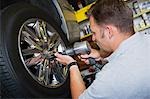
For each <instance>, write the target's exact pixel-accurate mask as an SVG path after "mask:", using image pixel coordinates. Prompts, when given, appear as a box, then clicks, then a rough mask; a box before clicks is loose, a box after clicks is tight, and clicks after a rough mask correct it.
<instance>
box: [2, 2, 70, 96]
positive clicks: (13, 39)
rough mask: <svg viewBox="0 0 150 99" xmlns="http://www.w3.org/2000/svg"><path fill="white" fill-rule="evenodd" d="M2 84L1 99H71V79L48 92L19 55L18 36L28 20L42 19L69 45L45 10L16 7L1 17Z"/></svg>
mask: <svg viewBox="0 0 150 99" xmlns="http://www.w3.org/2000/svg"><path fill="white" fill-rule="evenodd" d="M0 16H1V21H2V22H1V32H0V80H1V86H2V87H1V88H2V89H1V90H2V98H6V97H7V98H69V97H70V88H69V86H70V85H69V77H68V78H67V80H66V82H65V83H64V84H63V85H62V86H60V87H58V88H48V87H44V86H42V85H40V84H39V83H38V82H36V81H35V80H34V79H33V78H32V77H31V76H30V75H29V73H28V72H27V71H26V69H25V67H24V66H23V63H22V61H21V59H20V55H19V51H18V33H19V29H20V27H21V26H22V24H23V23H24V22H25V21H26V20H27V19H29V18H40V19H42V20H45V21H46V22H47V23H49V24H50V25H51V26H53V27H54V28H55V29H56V30H57V31H58V33H60V36H61V38H62V39H63V41H64V43H65V44H66V45H67V44H69V43H68V41H67V39H66V36H65V35H64V34H63V32H62V30H61V28H60V27H58V26H57V25H56V24H55V23H56V22H53V18H52V16H49V15H48V14H47V13H45V12H44V11H43V10H41V9H39V8H37V7H33V6H32V5H29V4H24V3H19V4H13V5H11V6H9V7H7V8H6V9H4V10H3V11H2V13H1V15H0Z"/></svg>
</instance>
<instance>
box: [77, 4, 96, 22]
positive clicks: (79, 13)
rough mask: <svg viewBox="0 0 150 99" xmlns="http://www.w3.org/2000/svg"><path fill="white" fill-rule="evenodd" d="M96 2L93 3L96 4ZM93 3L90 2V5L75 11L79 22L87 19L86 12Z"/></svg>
mask: <svg viewBox="0 0 150 99" xmlns="http://www.w3.org/2000/svg"><path fill="white" fill-rule="evenodd" d="M94 3H95V2H94ZM94 3H92V4H94ZM92 4H90V5H88V6H86V7H84V8H82V9H80V10H78V11H76V12H75V15H76V18H77V22H81V21H83V20H86V19H87V16H86V15H85V13H86V12H87V11H88V9H89V8H90V7H91V5H92Z"/></svg>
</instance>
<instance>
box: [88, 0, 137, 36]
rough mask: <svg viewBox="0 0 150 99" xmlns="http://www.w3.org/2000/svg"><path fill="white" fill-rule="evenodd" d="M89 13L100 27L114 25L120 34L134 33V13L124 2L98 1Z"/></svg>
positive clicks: (117, 0) (112, 0) (113, 0)
mask: <svg viewBox="0 0 150 99" xmlns="http://www.w3.org/2000/svg"><path fill="white" fill-rule="evenodd" d="M89 12H90V15H92V16H93V17H94V19H95V22H96V23H97V24H99V25H102V24H112V25H114V26H115V27H117V28H118V29H119V30H120V32H130V33H132V34H133V33H134V28H133V12H132V10H131V9H130V8H129V7H128V5H127V4H126V3H125V2H124V1H122V0H97V1H96V3H95V4H94V5H93V6H92V7H91V8H90V10H89Z"/></svg>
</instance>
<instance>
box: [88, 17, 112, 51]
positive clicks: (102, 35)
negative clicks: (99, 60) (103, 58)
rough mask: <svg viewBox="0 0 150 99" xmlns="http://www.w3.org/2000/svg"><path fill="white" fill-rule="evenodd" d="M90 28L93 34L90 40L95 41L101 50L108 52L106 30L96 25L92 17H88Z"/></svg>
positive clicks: (108, 40)
mask: <svg viewBox="0 0 150 99" xmlns="http://www.w3.org/2000/svg"><path fill="white" fill-rule="evenodd" d="M90 28H91V31H92V33H93V35H92V40H93V41H95V42H96V43H97V45H98V46H99V47H100V48H101V49H103V50H105V51H107V52H110V51H111V49H110V46H109V44H110V39H109V38H108V33H107V30H106V28H105V27H104V26H100V25H98V24H96V22H95V20H94V18H93V17H92V16H91V17H90Z"/></svg>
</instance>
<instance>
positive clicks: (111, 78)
mask: <svg viewBox="0 0 150 99" xmlns="http://www.w3.org/2000/svg"><path fill="white" fill-rule="evenodd" d="M108 61H109V63H108V64H106V65H105V66H104V68H103V69H102V70H101V71H100V72H99V73H97V75H96V79H95V80H94V82H93V83H92V84H91V86H89V87H88V88H87V89H86V90H85V91H84V92H83V94H81V95H80V97H79V99H150V34H141V33H136V34H134V35H133V36H131V37H130V38H128V39H127V40H125V41H123V42H122V43H121V44H120V46H119V48H118V49H117V50H116V51H115V52H114V53H113V54H112V55H111V56H109V57H108Z"/></svg>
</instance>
